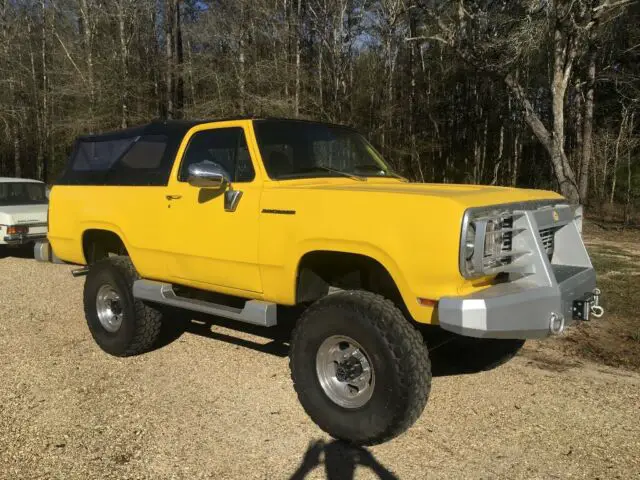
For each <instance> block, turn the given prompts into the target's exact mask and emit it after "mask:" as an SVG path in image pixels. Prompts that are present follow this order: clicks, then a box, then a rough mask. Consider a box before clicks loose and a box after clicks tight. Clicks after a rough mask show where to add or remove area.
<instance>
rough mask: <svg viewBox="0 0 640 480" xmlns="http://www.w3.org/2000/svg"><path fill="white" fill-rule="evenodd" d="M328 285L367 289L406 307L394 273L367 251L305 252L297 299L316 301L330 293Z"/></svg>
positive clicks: (344, 288)
mask: <svg viewBox="0 0 640 480" xmlns="http://www.w3.org/2000/svg"><path fill="white" fill-rule="evenodd" d="M329 287H335V288H339V289H342V290H367V291H369V292H372V293H377V294H380V295H382V296H383V297H385V298H387V299H389V300H391V301H392V302H394V303H395V304H396V305H397V306H398V307H400V308H401V309H402V310H403V312H405V313H406V310H407V309H406V305H405V304H404V300H403V299H402V295H401V294H400V291H399V290H398V287H397V286H396V283H395V282H394V280H393V278H392V277H391V274H390V273H389V272H388V271H387V269H386V268H385V267H384V266H383V265H382V264H381V263H379V262H378V261H377V260H374V259H373V258H371V257H367V256H365V255H358V254H354V253H342V252H331V251H315V252H310V253H307V254H305V255H304V256H303V257H302V259H301V260H300V264H299V266H298V279H297V285H296V303H307V302H313V301H315V300H317V299H319V298H321V297H323V296H325V295H327V294H328V293H329Z"/></svg>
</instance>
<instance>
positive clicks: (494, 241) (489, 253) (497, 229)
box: [484, 220, 502, 257]
mask: <svg viewBox="0 0 640 480" xmlns="http://www.w3.org/2000/svg"><path fill="white" fill-rule="evenodd" d="M501 251H502V221H501V220H487V227H486V230H485V234H484V256H485V257H497V256H498V255H500V252H501Z"/></svg>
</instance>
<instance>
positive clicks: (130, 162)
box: [120, 135, 167, 170]
mask: <svg viewBox="0 0 640 480" xmlns="http://www.w3.org/2000/svg"><path fill="white" fill-rule="evenodd" d="M166 148H167V137H166V136H165V135H146V136H144V137H142V138H141V139H140V140H138V141H137V142H135V143H134V144H133V146H132V147H131V148H130V149H129V150H128V151H127V153H125V154H124V156H123V157H122V159H121V160H120V164H121V165H122V166H123V167H125V168H134V169H141V170H152V169H154V168H158V167H159V166H160V163H161V162H162V157H163V155H164V151H165V150H166Z"/></svg>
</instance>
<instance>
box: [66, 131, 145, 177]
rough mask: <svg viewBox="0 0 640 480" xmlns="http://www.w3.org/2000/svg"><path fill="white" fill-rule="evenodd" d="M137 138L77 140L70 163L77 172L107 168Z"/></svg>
mask: <svg viewBox="0 0 640 480" xmlns="http://www.w3.org/2000/svg"><path fill="white" fill-rule="evenodd" d="M136 139H137V138H124V139H119V140H107V141H102V142H79V143H78V147H77V150H76V154H75V155H74V157H73V163H72V165H71V168H72V170H75V171H79V172H83V171H84V172H87V171H89V172H101V171H105V170H109V168H111V166H112V165H113V164H114V163H115V162H116V161H117V160H118V159H119V158H120V157H121V156H122V154H123V153H124V152H125V151H126V150H127V149H128V148H129V147H130V146H131V145H132V144H133V142H135V141H136Z"/></svg>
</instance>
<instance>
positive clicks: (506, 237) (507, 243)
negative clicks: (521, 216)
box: [502, 217, 513, 252]
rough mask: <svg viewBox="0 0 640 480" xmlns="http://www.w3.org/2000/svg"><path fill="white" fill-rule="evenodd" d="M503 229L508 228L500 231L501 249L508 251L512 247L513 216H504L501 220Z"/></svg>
mask: <svg viewBox="0 0 640 480" xmlns="http://www.w3.org/2000/svg"><path fill="white" fill-rule="evenodd" d="M502 228H503V230H505V229H506V230H508V231H506V232H503V233H502V251H503V252H510V251H511V248H512V247H513V231H511V229H512V228H513V217H506V218H504V219H503V220H502Z"/></svg>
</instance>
